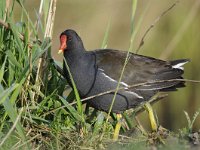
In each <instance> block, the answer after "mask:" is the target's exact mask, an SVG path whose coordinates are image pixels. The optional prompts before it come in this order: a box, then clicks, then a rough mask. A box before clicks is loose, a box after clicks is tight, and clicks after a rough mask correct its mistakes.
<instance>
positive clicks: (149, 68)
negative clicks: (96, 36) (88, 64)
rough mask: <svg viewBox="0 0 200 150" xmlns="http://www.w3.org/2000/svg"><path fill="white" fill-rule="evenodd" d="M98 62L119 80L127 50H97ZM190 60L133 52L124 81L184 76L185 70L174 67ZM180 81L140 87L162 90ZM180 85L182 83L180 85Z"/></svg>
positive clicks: (156, 79) (139, 81)
mask: <svg viewBox="0 0 200 150" xmlns="http://www.w3.org/2000/svg"><path fill="white" fill-rule="evenodd" d="M95 54H96V64H97V66H98V67H99V68H100V69H102V70H104V72H105V73H106V74H107V75H109V76H110V77H111V78H113V79H114V80H117V81H118V80H119V77H120V74H121V71H122V68H123V65H124V61H125V58H126V55H127V52H123V51H117V50H112V49H104V50H96V51H95ZM187 61H188V60H185V59H184V60H176V61H171V62H166V61H162V60H159V59H155V58H152V57H147V56H142V55H136V54H133V53H131V54H130V59H129V61H128V63H127V65H126V68H125V71H124V74H123V78H122V82H124V83H126V84H128V85H133V84H137V83H143V82H152V81H158V80H169V79H177V78H178V79H179V78H182V77H181V75H182V74H183V70H181V69H179V68H173V66H175V65H177V64H179V63H183V64H184V63H186V62H187ZM179 83H180V82H177V81H176V82H166V83H154V84H151V85H148V86H142V87H140V88H139V89H146V90H150V89H151V90H155V89H156V90H161V89H168V88H170V87H173V88H174V86H175V85H178V84H179ZM179 86H180V85H179Z"/></svg>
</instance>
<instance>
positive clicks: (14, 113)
mask: <svg viewBox="0 0 200 150" xmlns="http://www.w3.org/2000/svg"><path fill="white" fill-rule="evenodd" d="M3 91H4V88H3V86H2V85H1V84H0V92H1V93H2V92H3ZM3 106H4V108H5V111H6V113H7V114H8V116H9V117H10V119H11V121H12V122H13V123H14V122H15V119H16V118H17V116H18V114H17V111H16V110H15V109H14V107H13V104H12V103H11V102H10V100H9V97H8V96H7V97H6V100H5V101H3ZM16 129H17V131H18V134H19V136H20V137H21V140H22V141H23V142H24V141H26V136H25V134H24V130H23V127H22V125H21V123H20V122H18V123H17V125H16Z"/></svg>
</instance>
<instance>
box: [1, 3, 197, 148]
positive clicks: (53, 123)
mask: <svg viewBox="0 0 200 150" xmlns="http://www.w3.org/2000/svg"><path fill="white" fill-rule="evenodd" d="M56 4H57V2H56V0H49V1H43V0H41V3H40V8H39V9H38V12H37V13H36V18H37V19H36V21H35V22H34V21H32V20H31V19H30V17H29V12H28V10H27V9H25V6H24V2H23V1H22V0H16V1H9V0H7V1H6V0H2V1H0V7H1V8H0V149H104V148H108V149H119V148H120V149H133V148H139V149H146V148H149V149H151V148H158V149H159V148H163V149H172V148H174V149H175V148H177V149H188V148H193V147H194V148H197V147H199V144H200V143H199V142H200V132H199V131H198V130H194V123H195V121H196V119H197V118H198V116H199V113H200V109H198V111H196V113H195V114H194V115H193V116H192V117H190V115H189V114H188V113H187V112H185V116H186V117H185V118H186V119H185V120H186V121H187V122H188V124H185V126H186V125H187V127H185V128H184V127H183V128H182V129H179V131H177V132H172V131H169V130H168V129H164V128H163V127H161V126H160V127H159V130H158V132H150V131H147V130H146V129H145V128H144V127H143V125H142V123H140V121H139V119H138V117H137V114H138V113H139V112H141V111H142V110H143V109H142V108H143V107H142V106H141V107H139V108H137V109H136V110H130V111H127V112H125V113H124V114H123V118H124V119H123V127H122V129H121V135H120V139H119V141H117V142H114V141H112V136H113V131H114V127H115V124H116V116H115V115H114V114H110V115H107V114H106V113H103V112H97V111H96V110H93V109H92V108H88V107H87V106H85V105H84V104H82V100H81V99H80V97H79V95H78V92H77V91H76V90H75V91H72V90H71V88H70V87H69V86H68V84H67V81H66V80H65V79H64V78H63V76H62V70H61V69H60V68H61V66H62V65H61V64H62V63H61V62H57V61H54V60H53V58H52V56H51V48H52V47H51V44H52V34H53V24H54V18H55V13H56ZM175 5H176V3H175V4H174V5H172V7H170V8H169V9H167V10H166V11H163V13H162V14H161V15H160V16H159V17H158V18H157V19H156V21H155V22H154V23H153V26H154V25H156V23H157V22H158V21H159V20H160V18H162V17H163V16H164V15H166V13H168V12H169V11H171V9H172V8H173V7H174V6H175ZM16 6H18V7H20V10H21V20H20V22H15V21H14V16H13V12H14V9H15V7H16ZM136 9H137V0H133V1H132V14H131V21H130V22H131V29H130V31H131V38H130V46H129V47H130V48H129V52H131V51H133V49H134V43H133V41H134V40H135V36H136V34H137V32H138V31H139V28H140V26H141V22H142V20H143V19H144V14H142V15H141V17H140V19H139V20H138V22H137V24H136V22H135V14H136ZM144 13H145V11H144ZM110 28H111V26H110V23H109V24H108V27H107V29H106V32H105V36H104V39H103V43H102V47H103V48H104V47H107V44H108V35H109V31H110ZM149 30H151V27H150V28H149ZM146 33H148V30H147V32H146ZM145 37H146V35H145V36H143V40H144V39H145ZM143 42H144V41H142V42H141V44H140V46H139V49H140V48H141V46H143V45H142V44H143ZM139 49H137V52H138V51H139ZM164 56H165V55H164ZM127 58H128V55H127ZM127 61H128V59H127ZM125 64H126V63H125ZM124 67H125V65H124ZM122 74H123V70H122ZM188 81H189V80H188ZM195 82H198V81H195ZM73 86H74V87H75V85H73ZM74 89H76V88H74ZM174 111H175V110H174ZM181 115H183V116H184V113H182V114H181ZM159 119H160V118H159ZM159 119H158V120H159ZM133 120H135V121H134V122H133ZM198 129H199V128H198Z"/></svg>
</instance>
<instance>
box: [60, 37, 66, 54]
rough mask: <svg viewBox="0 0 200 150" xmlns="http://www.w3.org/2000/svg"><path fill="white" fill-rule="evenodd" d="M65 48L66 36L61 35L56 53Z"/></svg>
mask: <svg viewBox="0 0 200 150" xmlns="http://www.w3.org/2000/svg"><path fill="white" fill-rule="evenodd" d="M66 48H67V36H66V35H61V37H60V48H59V50H58V54H60V53H62V52H64V50H65V49H66Z"/></svg>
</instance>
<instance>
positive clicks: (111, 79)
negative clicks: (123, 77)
mask: <svg viewBox="0 0 200 150" xmlns="http://www.w3.org/2000/svg"><path fill="white" fill-rule="evenodd" d="M99 70H100V71H102V74H103V75H104V76H105V77H106V78H108V79H109V80H110V81H112V82H115V83H117V81H116V80H114V79H113V78H111V77H109V76H108V75H106V74H105V73H104V70H103V69H99ZM120 84H121V85H123V86H125V87H128V84H127V83H125V82H120ZM124 89H125V90H126V92H127V93H129V94H132V95H134V96H136V97H138V98H141V99H143V97H142V96H140V95H138V94H137V93H135V92H132V91H129V90H127V89H128V88H124Z"/></svg>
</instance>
